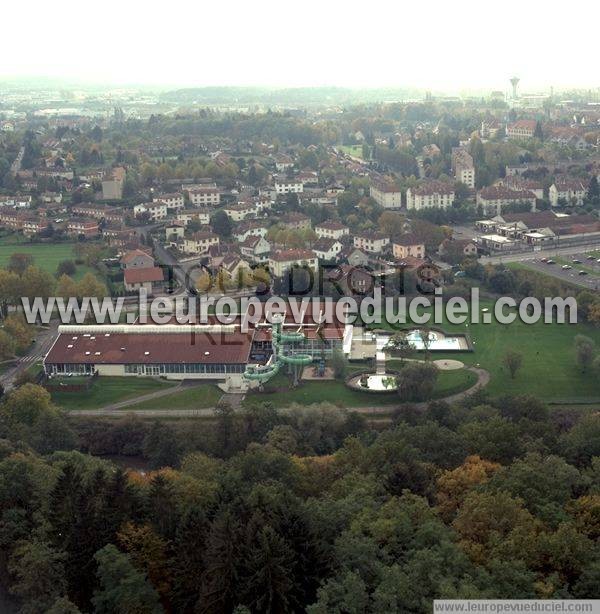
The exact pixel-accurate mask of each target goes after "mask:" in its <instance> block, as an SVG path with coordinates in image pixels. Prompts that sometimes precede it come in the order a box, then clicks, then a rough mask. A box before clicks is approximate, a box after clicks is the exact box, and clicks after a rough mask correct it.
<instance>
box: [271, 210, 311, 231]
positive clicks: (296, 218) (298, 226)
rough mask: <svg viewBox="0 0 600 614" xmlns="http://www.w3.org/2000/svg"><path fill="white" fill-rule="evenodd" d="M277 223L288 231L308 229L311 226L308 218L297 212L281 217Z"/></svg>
mask: <svg viewBox="0 0 600 614" xmlns="http://www.w3.org/2000/svg"><path fill="white" fill-rule="evenodd" d="M279 221H280V223H281V224H283V225H284V226H285V227H286V228H289V229H290V230H304V229H310V228H311V226H312V224H311V221H310V217H308V215H304V213H300V212H298V211H292V212H291V213H286V214H285V215H282V216H281V218H280V220H279Z"/></svg>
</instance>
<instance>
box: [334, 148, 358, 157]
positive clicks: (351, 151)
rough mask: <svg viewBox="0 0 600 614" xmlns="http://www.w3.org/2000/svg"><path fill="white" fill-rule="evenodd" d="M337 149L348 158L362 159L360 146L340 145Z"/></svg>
mask: <svg viewBox="0 0 600 614" xmlns="http://www.w3.org/2000/svg"><path fill="white" fill-rule="evenodd" d="M338 149H339V150H340V151H343V152H344V153H346V154H348V155H349V156H354V157H355V158H362V145H340V146H339V147H338Z"/></svg>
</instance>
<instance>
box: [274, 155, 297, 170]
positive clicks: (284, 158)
mask: <svg viewBox="0 0 600 614" xmlns="http://www.w3.org/2000/svg"><path fill="white" fill-rule="evenodd" d="M293 166H294V161H293V160H292V158H290V156H288V155H286V154H278V155H277V156H275V168H276V169H277V172H278V173H285V171H287V170H288V168H293Z"/></svg>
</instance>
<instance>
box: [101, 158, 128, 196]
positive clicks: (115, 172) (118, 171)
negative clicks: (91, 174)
mask: <svg viewBox="0 0 600 614" xmlns="http://www.w3.org/2000/svg"><path fill="white" fill-rule="evenodd" d="M125 177H126V172H125V169H124V168H123V167H122V166H117V167H116V168H113V169H111V170H110V171H108V172H107V173H106V174H105V176H104V179H103V180H102V198H103V199H104V200H121V199H122V198H123V186H124V185H125Z"/></svg>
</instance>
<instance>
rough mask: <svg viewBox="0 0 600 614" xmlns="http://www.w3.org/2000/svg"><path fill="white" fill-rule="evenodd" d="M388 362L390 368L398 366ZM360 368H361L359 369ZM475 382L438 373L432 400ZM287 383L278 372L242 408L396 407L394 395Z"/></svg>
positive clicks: (333, 384)
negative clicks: (262, 405) (268, 405)
mask: <svg viewBox="0 0 600 614" xmlns="http://www.w3.org/2000/svg"><path fill="white" fill-rule="evenodd" d="M394 362H395V361H390V362H389V367H390V368H391V369H393V368H396V367H397V366H398V365H397V364H394ZM362 369H363V367H361V370H362ZM476 381H477V377H476V376H475V374H474V373H472V372H471V371H467V370H465V369H460V370H457V371H440V373H439V376H438V381H437V385H436V389H435V395H434V396H435V398H438V399H439V398H442V397H446V396H449V395H452V394H456V393H457V392H462V391H463V390H466V389H467V388H470V387H471V386H473V385H474V384H475V382H476ZM290 383H291V382H290V380H289V378H288V377H287V375H285V374H282V373H279V374H278V375H276V376H275V377H274V378H273V379H272V380H271V381H270V382H268V383H267V384H266V385H265V389H264V392H254V391H253V392H251V393H249V394H247V395H246V398H245V399H244V402H243V405H244V406H246V407H248V406H251V405H257V404H260V403H264V402H269V403H273V405H274V406H275V407H286V406H287V405H290V404H292V403H299V404H301V405H310V404H312V403H333V404H334V405H340V406H342V407H356V408H358V407H370V406H371V407H372V406H378V405H398V404H399V401H398V397H397V395H395V394H392V393H391V394H382V395H379V394H370V393H368V392H357V391H355V390H351V389H350V388H348V387H347V386H346V385H345V384H344V382H341V381H337V380H335V381H332V380H325V381H322V382H319V381H315V380H311V381H304V382H302V383H301V384H300V386H298V388H293V389H292V388H288V387H289V386H290Z"/></svg>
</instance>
